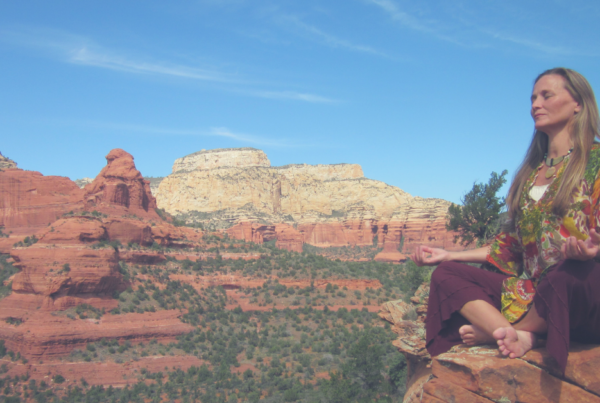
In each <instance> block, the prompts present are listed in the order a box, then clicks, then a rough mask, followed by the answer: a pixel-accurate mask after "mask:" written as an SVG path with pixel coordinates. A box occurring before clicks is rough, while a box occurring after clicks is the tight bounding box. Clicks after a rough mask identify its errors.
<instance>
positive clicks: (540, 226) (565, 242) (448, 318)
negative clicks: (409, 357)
mask: <svg viewBox="0 0 600 403" xmlns="http://www.w3.org/2000/svg"><path fill="white" fill-rule="evenodd" d="M531 116H532V117H533V120H534V122H535V131H534V135H533V140H532V142H531V145H530V146H529V150H528V151H527V154H526V156H525V160H524V161H523V163H522V164H521V166H520V168H519V170H518V172H517V174H516V175H515V178H514V180H513V183H512V185H511V187H510V190H509V194H508V197H507V205H508V214H509V224H508V225H507V228H506V229H505V230H504V231H503V232H501V233H500V234H499V235H498V236H497V237H496V239H495V241H494V242H493V243H492V244H491V245H489V246H486V247H483V248H479V249H474V250H468V251H462V252H448V251H445V250H443V249H437V248H429V247H426V246H419V247H417V248H416V250H415V252H414V254H413V255H412V259H413V261H414V262H415V263H416V264H417V265H419V266H422V265H436V264H439V266H438V267H437V269H436V270H435V271H434V272H433V274H432V277H431V291H430V295H429V307H428V311H427V321H426V331H427V349H428V351H429V352H430V354H431V355H432V356H435V355H438V354H441V353H443V352H445V351H447V350H449V349H450V348H451V347H452V346H454V345H456V344H460V343H461V342H462V343H464V344H467V345H476V344H485V343H490V342H496V343H497V344H498V346H499V350H500V352H501V353H502V354H504V355H507V356H509V357H510V358H516V357H520V356H522V355H523V354H525V353H526V352H527V351H529V350H530V349H531V348H533V347H534V346H535V344H536V341H537V337H538V335H545V337H546V338H547V343H546V348H547V349H548V351H549V353H550V355H552V356H553V357H554V358H555V359H556V360H557V362H558V364H559V366H560V368H561V369H562V371H563V373H564V370H565V367H566V364H567V355H568V351H569V342H570V340H574V341H580V342H588V343H589V342H600V292H595V291H596V290H595V289H594V287H595V286H600V264H599V263H597V262H596V261H595V260H594V259H595V258H597V257H598V256H600V253H599V245H600V235H599V232H600V230H598V232H597V231H596V230H595V228H596V227H597V226H598V224H599V223H600V206H598V202H599V199H600V177H599V176H598V172H599V170H600V145H597V144H595V143H594V140H595V138H596V137H597V136H598V134H599V132H598V107H597V105H596V100H595V98H594V93H593V91H592V88H591V87H590V85H589V83H588V82H587V80H586V79H585V78H584V77H583V76H582V75H580V74H579V73H577V72H575V71H573V70H570V69H565V68H555V69H551V70H547V71H545V72H543V73H542V74H540V75H539V76H538V77H537V79H536V80H535V84H534V87H533V92H532V95H531ZM467 262H468V263H484V262H489V263H491V264H493V265H494V266H496V267H497V268H498V269H499V271H500V272H501V273H502V274H499V273H492V272H488V271H485V270H481V269H478V268H475V267H473V266H469V265H466V264H464V263H467Z"/></svg>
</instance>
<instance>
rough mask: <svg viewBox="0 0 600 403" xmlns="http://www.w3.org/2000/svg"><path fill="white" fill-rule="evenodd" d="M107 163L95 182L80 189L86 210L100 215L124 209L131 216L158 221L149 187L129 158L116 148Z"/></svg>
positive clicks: (109, 155) (131, 158)
mask: <svg viewBox="0 0 600 403" xmlns="http://www.w3.org/2000/svg"><path fill="white" fill-rule="evenodd" d="M106 161H107V164H106V166H105V167H104V168H103V169H102V171H100V173H99V174H98V176H96V178H95V179H94V181H93V182H92V183H90V184H88V185H86V186H85V188H84V189H83V190H84V192H85V193H84V201H85V203H86V206H88V207H90V208H95V209H97V210H99V211H101V210H103V209H107V208H108V209H109V211H113V210H115V209H127V212H129V213H131V214H137V215H139V214H142V215H144V216H149V217H152V218H158V216H157V215H156V213H155V212H154V209H155V208H156V200H155V199H154V197H153V196H152V193H151V192H150V183H149V182H148V181H146V180H144V178H143V177H142V174H141V173H140V171H138V170H137V169H136V167H135V164H134V162H133V157H132V156H131V154H129V153H127V152H126V151H123V150H121V149H118V148H116V149H114V150H112V151H111V152H110V153H109V154H108V155H107V156H106Z"/></svg>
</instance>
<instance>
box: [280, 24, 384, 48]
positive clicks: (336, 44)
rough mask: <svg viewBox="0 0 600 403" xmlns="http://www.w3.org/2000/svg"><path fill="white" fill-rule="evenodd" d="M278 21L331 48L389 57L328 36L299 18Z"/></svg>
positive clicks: (362, 46) (363, 46)
mask: <svg viewBox="0 0 600 403" xmlns="http://www.w3.org/2000/svg"><path fill="white" fill-rule="evenodd" d="M278 20H279V21H280V22H282V23H284V24H286V25H293V26H294V27H296V28H298V29H300V30H301V31H302V32H304V33H305V34H308V35H310V36H311V37H313V38H315V39H316V40H318V41H319V42H321V43H324V44H325V45H327V46H330V47H332V48H343V49H348V50H351V51H354V52H362V53H369V54H372V55H377V56H383V57H389V56H388V55H387V54H385V53H383V52H381V51H379V50H377V49H374V48H372V47H370V46H365V45H359V44H354V43H352V42H350V41H347V40H345V39H341V38H338V37H336V36H334V35H331V34H328V33H326V32H324V31H322V30H320V29H319V28H317V27H315V26H313V25H310V24H307V23H305V22H304V21H301V20H300V19H299V18H297V17H294V16H280V17H279V18H278Z"/></svg>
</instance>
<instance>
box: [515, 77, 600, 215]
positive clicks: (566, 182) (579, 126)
mask: <svg viewBox="0 0 600 403" xmlns="http://www.w3.org/2000/svg"><path fill="white" fill-rule="evenodd" d="M550 74H554V75H558V76H561V77H563V78H564V79H565V89H566V90H567V91H569V94H571V96H572V97H573V99H574V100H575V101H576V102H577V103H579V105H580V106H581V111H579V113H577V114H576V115H575V116H574V117H573V120H572V121H571V141H572V143H573V151H572V152H571V156H570V161H569V164H568V165H567V167H566V168H565V171H564V172H563V175H562V181H561V183H560V186H559V188H558V191H557V193H556V196H555V197H554V200H553V201H552V212H553V213H554V214H556V215H558V216H560V217H562V216H563V215H564V214H566V211H567V208H568V206H569V203H570V199H571V193H572V192H573V189H574V188H575V186H577V184H578V183H579V181H580V180H581V178H583V175H584V173H585V167H586V165H587V162H588V157H589V152H590V150H591V148H592V144H593V143H594V139H595V138H597V137H598V135H599V132H598V122H599V119H598V106H597V104H596V98H595V97H594V91H593V90H592V87H591V86H590V84H589V83H588V81H587V80H586V79H585V77H583V76H582V75H581V74H579V73H578V72H576V71H574V70H571V69H566V68H563V67H557V68H554V69H550V70H546V71H544V72H543V73H542V74H540V75H539V76H537V78H536V79H535V82H534V85H535V83H537V82H538V81H539V79H540V78H542V77H543V76H546V75H550ZM547 151H548V136H547V135H546V133H544V132H542V131H539V130H535V131H534V133H533V139H532V140H531V144H530V145H529V149H528V150H527V154H526V155H525V159H524V160H523V162H522V163H521V166H520V167H519V170H518V171H517V174H516V175H515V177H514V179H513V182H512V185H511V186H510V190H509V191H508V196H507V198H506V204H507V205H508V215H509V217H510V221H511V224H512V225H514V222H515V219H516V217H517V215H518V212H519V200H520V199H521V193H522V192H523V186H524V185H525V182H526V181H527V179H528V178H529V176H530V175H531V172H533V171H534V170H535V169H537V167H538V166H539V164H540V162H541V161H542V159H543V158H544V154H546V152H547Z"/></svg>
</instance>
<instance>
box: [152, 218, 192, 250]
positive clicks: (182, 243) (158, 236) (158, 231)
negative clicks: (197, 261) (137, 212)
mask: <svg viewBox="0 0 600 403" xmlns="http://www.w3.org/2000/svg"><path fill="white" fill-rule="evenodd" d="M150 229H151V232H152V238H153V239H154V240H155V241H156V242H157V243H159V244H160V245H163V246H174V247H187V246H190V245H191V244H193V243H194V242H198V241H200V240H201V239H202V232H201V231H199V230H196V229H193V228H188V227H176V226H174V225H171V224H168V223H165V222H161V223H159V224H156V225H154V226H152V227H150Z"/></svg>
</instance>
